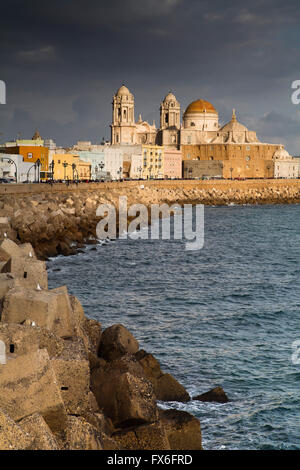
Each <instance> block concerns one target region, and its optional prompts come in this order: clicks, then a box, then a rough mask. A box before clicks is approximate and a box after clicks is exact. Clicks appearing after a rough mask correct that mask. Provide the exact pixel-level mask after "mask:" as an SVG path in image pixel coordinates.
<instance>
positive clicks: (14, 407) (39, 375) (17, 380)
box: [0, 349, 66, 432]
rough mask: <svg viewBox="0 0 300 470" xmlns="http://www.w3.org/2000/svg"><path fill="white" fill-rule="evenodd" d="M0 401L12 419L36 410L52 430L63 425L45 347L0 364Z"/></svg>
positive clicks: (60, 404) (58, 396) (63, 409)
mask: <svg viewBox="0 0 300 470" xmlns="http://www.w3.org/2000/svg"><path fill="white" fill-rule="evenodd" d="M8 390H9V393H8ZM0 403H1V409H2V410H3V411H4V412H6V413H7V414H8V415H9V416H11V418H12V419H14V420H15V421H18V420H21V419H22V418H25V417H26V416H29V415H31V414H34V413H39V414H41V415H42V416H43V418H44V419H45V421H46V423H47V424H48V426H49V427H50V429H51V430H52V431H53V432H55V431H57V430H60V429H64V427H65V425H66V410H65V406H64V403H63V400H62V397H61V394H60V389H59V387H58V384H57V379H56V376H55V373H54V371H53V368H52V365H51V361H50V358H49V355H48V353H47V351H46V350H45V349H41V350H38V351H36V352H32V353H29V354H24V355H22V356H19V357H17V358H16V359H11V360H9V361H7V364H5V365H3V366H0Z"/></svg>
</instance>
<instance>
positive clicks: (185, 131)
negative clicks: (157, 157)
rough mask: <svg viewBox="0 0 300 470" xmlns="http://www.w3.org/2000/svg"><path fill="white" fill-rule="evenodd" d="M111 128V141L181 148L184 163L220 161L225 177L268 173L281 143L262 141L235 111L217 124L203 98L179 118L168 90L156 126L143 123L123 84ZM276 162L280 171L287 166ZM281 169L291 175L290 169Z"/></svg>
mask: <svg viewBox="0 0 300 470" xmlns="http://www.w3.org/2000/svg"><path fill="white" fill-rule="evenodd" d="M111 131H112V144H125V145H128V144H144V145H150V146H151V145H158V146H163V147H164V149H166V150H167V149H171V150H181V152H182V159H183V161H184V160H199V161H217V162H222V165H223V167H222V173H223V177H224V178H265V177H272V176H273V175H274V158H275V157H274V155H275V152H277V151H278V150H280V149H283V146H282V145H279V144H278V145H276V144H269V143H264V142H260V141H259V139H258V138H257V135H256V132H254V131H251V130H249V129H247V127H246V126H244V125H243V124H241V123H240V122H238V120H237V117H236V113H235V110H233V113H232V118H231V120H230V121H229V122H228V123H226V124H225V125H224V126H220V124H219V113H218V111H217V110H216V109H215V107H214V106H213V105H212V104H211V103H210V102H208V101H206V100H203V99H198V100H196V101H193V102H192V103H190V104H189V105H188V106H187V108H186V110H185V111H184V113H183V117H182V122H181V119H180V103H179V102H178V100H177V99H176V97H175V95H174V94H173V93H171V92H170V93H168V94H167V95H166V97H165V98H164V100H163V101H162V102H161V104H160V128H159V129H156V127H155V124H154V123H153V125H150V124H149V123H148V122H146V121H142V119H141V116H140V118H139V120H138V122H137V123H135V118H134V96H133V94H132V93H131V92H130V91H129V90H128V88H127V87H125V86H124V85H122V86H121V87H120V88H119V90H118V91H117V93H116V94H115V95H114V98H113V121H112V124H111ZM280 165H281V167H282V169H283V168H287V166H288V165H287V163H284V164H281V163H279V166H280ZM204 166H205V165H204ZM202 167H203V166H202ZM217 167H218V165H217V166H216V167H215V168H217ZM291 168H292V166H291ZM202 169H204V167H203V168H202ZM199 170H200V167H199ZM201 171H202V170H201ZM282 171H284V172H285V173H286V172H288V173H289V174H291V170H282ZM217 172H219V168H217Z"/></svg>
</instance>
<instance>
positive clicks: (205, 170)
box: [182, 160, 223, 179]
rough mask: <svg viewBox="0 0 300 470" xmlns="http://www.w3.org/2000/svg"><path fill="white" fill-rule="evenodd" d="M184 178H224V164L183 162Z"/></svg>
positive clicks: (197, 161)
mask: <svg viewBox="0 0 300 470" xmlns="http://www.w3.org/2000/svg"><path fill="white" fill-rule="evenodd" d="M182 176H183V178H185V179H193V178H197V179H205V178H223V163H222V162H221V161H211V160H183V165H182Z"/></svg>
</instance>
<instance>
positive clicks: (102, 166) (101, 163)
mask: <svg viewBox="0 0 300 470" xmlns="http://www.w3.org/2000/svg"><path fill="white" fill-rule="evenodd" d="M99 167H100V170H101V173H102V170H103V168H104V167H105V164H104V163H103V162H100V163H99Z"/></svg>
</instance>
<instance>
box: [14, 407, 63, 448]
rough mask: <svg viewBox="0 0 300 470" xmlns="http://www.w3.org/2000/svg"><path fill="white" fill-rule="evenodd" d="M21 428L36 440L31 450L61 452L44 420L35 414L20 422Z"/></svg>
mask: <svg viewBox="0 0 300 470" xmlns="http://www.w3.org/2000/svg"><path fill="white" fill-rule="evenodd" d="M19 426H20V427H21V429H23V431H25V432H26V433H28V434H29V435H30V436H31V437H32V438H33V439H34V440H33V442H32V444H31V445H30V449H31V450H59V447H58V443H57V441H56V439H55V437H54V435H53V434H52V432H51V429H50V428H49V426H48V425H47V423H46V421H45V420H44V418H43V417H42V416H41V415H40V414H38V413H34V414H33V415H31V416H27V417H26V418H24V419H22V420H21V421H19Z"/></svg>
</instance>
